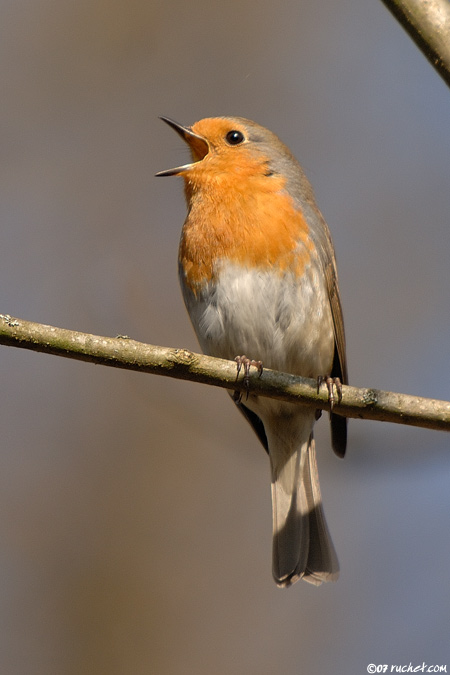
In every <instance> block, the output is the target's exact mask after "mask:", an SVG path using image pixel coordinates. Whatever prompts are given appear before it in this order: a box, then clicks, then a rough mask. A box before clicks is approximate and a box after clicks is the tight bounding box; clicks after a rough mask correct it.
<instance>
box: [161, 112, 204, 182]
mask: <svg viewBox="0 0 450 675" xmlns="http://www.w3.org/2000/svg"><path fill="white" fill-rule="evenodd" d="M159 119H160V120H162V121H163V122H165V123H166V124H168V125H169V127H172V129H175V131H176V132H177V134H179V135H180V136H181V138H182V139H183V141H185V142H186V143H187V144H188V146H189V148H190V150H191V153H192V158H193V160H194V161H193V162H192V163H190V164H184V165H183V166H177V167H176V168H175V169H167V170H166V171H159V172H158V173H157V174H155V175H156V176H179V175H180V174H182V173H184V172H185V171H188V170H189V169H190V168H191V167H192V166H193V165H194V164H195V163H196V162H200V161H201V160H202V159H203V158H204V157H206V155H207V154H208V152H209V145H208V142H207V140H206V139H205V138H203V136H199V135H198V134H195V133H194V132H193V131H192V129H191V128H190V127H183V126H182V125H181V124H178V122H174V120H171V119H169V118H168V117H160V118H159Z"/></svg>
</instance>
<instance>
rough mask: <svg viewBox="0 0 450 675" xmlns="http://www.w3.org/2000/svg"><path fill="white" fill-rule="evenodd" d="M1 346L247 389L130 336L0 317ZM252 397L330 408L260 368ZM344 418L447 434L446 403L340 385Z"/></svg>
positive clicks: (226, 370)
mask: <svg viewBox="0 0 450 675" xmlns="http://www.w3.org/2000/svg"><path fill="white" fill-rule="evenodd" d="M0 344H3V345H9V346H13V347H21V348H22V349H31V350H34V351H38V352H44V353H46V354H54V355H57V356H65V357H67V358H71V359H78V360H79V361H89V362H90V363H97V364H100V365H103V366H112V367H114V368H124V369H127V370H137V371H140V372H143V373H153V374H154V375H165V376H167V377H175V378H178V379H181V380H192V381H195V382H202V383H203V384H209V385H213V386H215V387H223V388H224V389H231V390H238V391H245V386H244V383H243V381H242V376H240V378H239V381H236V363H234V362H233V361H225V360H223V359H216V358H212V357H210V356H203V355H201V354H195V353H193V352H190V351H187V350H186V349H173V348H169V347H156V346H153V345H147V344H144V343H142V342H136V341H135V340H131V339H129V338H128V337H124V336H121V337H120V336H119V337H117V338H110V337H102V336H98V335H90V334H88V333H79V332H76V331H71V330H66V329H63V328H55V327H54V326H45V325H43V324H40V323H32V322H30V321H22V319H15V318H13V317H11V316H9V315H7V314H0ZM250 388H251V391H252V393H255V394H258V395H260V396H268V397H270V398H276V399H280V400H282V401H291V402H296V403H300V404H302V405H307V406H310V407H314V408H321V409H325V410H329V407H330V406H329V402H328V396H327V392H326V387H322V389H321V391H320V393H319V394H318V393H317V386H316V382H315V381H314V380H310V379H306V378H303V377H297V376H294V375H289V374H287V373H280V372H277V371H274V370H264V373H263V375H262V377H259V375H258V373H257V372H256V369H255V372H254V373H252V374H251V378H250ZM334 410H335V412H339V414H342V415H344V416H345V417H355V418H361V419H370V420H380V421H384V422H395V423H397V424H409V425H412V426H418V427H425V428H427V429H438V430H442V431H450V402H446V401H436V400H433V399H427V398H421V397H419V396H408V395H406V394H395V393H392V392H386V391H380V390H377V389H357V388H356V387H348V386H344V387H343V393H342V401H341V403H339V404H338V405H336V406H335V408H334Z"/></svg>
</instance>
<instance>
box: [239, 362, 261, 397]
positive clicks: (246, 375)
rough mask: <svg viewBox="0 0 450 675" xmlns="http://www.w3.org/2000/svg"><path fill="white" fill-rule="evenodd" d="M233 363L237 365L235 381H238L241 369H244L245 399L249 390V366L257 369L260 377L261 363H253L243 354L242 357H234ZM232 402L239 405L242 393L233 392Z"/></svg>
mask: <svg viewBox="0 0 450 675" xmlns="http://www.w3.org/2000/svg"><path fill="white" fill-rule="evenodd" d="M235 361H236V364H237V372H236V380H237V379H238V377H239V374H240V372H241V370H242V368H243V369H244V386H245V389H246V391H247V397H246V398H248V392H249V389H250V368H251V366H253V367H254V368H257V369H258V372H259V376H260V377H261V375H262V374H263V364H262V361H255V360H254V359H249V358H248V357H247V356H245V354H243V355H242V356H236V358H235ZM233 400H234V401H236V402H237V403H240V402H241V400H242V392H240V391H235V392H234V394H233Z"/></svg>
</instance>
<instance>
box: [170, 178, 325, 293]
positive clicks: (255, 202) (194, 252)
mask: <svg viewBox="0 0 450 675" xmlns="http://www.w3.org/2000/svg"><path fill="white" fill-rule="evenodd" d="M199 168H200V167H199ZM246 173H247V172H245V171H243V172H241V173H240V174H239V173H238V174H237V175H236V174H231V175H230V174H229V173H227V172H226V171H224V172H223V173H220V172H218V173H217V172H216V174H215V178H214V180H208V176H205V174H204V172H203V174H200V175H197V176H196V175H195V170H193V171H192V172H191V175H190V176H189V177H187V179H186V198H187V202H188V206H189V213H188V216H187V218H186V222H185V224H184V226H183V231H182V236H181V242H180V251H179V256H180V262H181V265H182V268H183V270H184V274H185V281H186V283H187V285H188V286H189V287H190V288H191V290H192V291H193V292H194V293H195V292H196V290H197V289H199V288H200V287H201V286H202V285H203V284H205V283H206V282H209V281H211V280H214V276H215V274H216V273H217V271H218V263H220V261H221V260H223V259H226V260H228V261H230V262H233V263H237V264H241V265H242V266H244V267H253V268H254V267H262V268H264V269H267V268H272V269H273V270H274V271H275V272H276V273H277V274H283V273H284V272H286V271H287V270H290V271H292V272H293V273H294V274H296V275H300V274H302V272H303V270H304V267H305V265H307V264H308V262H309V259H310V256H311V252H312V250H313V244H312V242H311V240H310V238H309V227H308V225H307V223H306V221H305V219H304V217H303V215H302V213H301V212H300V211H299V210H298V209H296V208H295V205H294V202H293V200H292V198H291V197H290V196H289V195H288V194H287V193H285V192H283V191H282V189H283V187H284V182H285V181H284V179H283V178H282V177H280V176H271V177H267V176H264V175H261V173H259V175H258V174H256V175H255V173H252V172H249V174H248V175H246Z"/></svg>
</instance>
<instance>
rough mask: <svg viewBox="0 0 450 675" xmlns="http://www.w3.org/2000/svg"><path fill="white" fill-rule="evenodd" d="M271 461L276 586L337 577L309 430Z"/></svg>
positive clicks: (317, 581) (314, 450) (314, 452)
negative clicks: (298, 442) (291, 449)
mask: <svg viewBox="0 0 450 675" xmlns="http://www.w3.org/2000/svg"><path fill="white" fill-rule="evenodd" d="M269 449H270V440H269ZM278 459H279V458H278ZM274 460H275V458H274V457H272V456H271V465H272V507H273V576H274V578H275V581H276V583H277V585H278V586H282V587H283V586H290V585H291V584H293V583H295V582H296V581H297V580H298V579H300V578H303V579H304V580H305V581H308V582H310V583H312V584H316V585H319V584H321V583H322V582H323V581H333V580H335V579H337V577H338V575H339V563H338V559H337V556H336V552H335V550H334V546H333V542H332V541H331V537H330V533H329V531H328V527H327V524H326V521H325V515H324V512H323V507H322V498H321V495H320V486H319V474H318V471H317V462H316V449H315V443H314V438H313V434H312V432H311V435H310V436H309V438H308V439H307V440H306V441H304V442H303V443H302V444H301V445H300V446H299V447H298V448H297V449H296V450H295V451H294V452H293V453H291V454H289V456H288V457H286V456H285V457H284V459H283V461H281V462H279V461H278V462H277V461H274Z"/></svg>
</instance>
